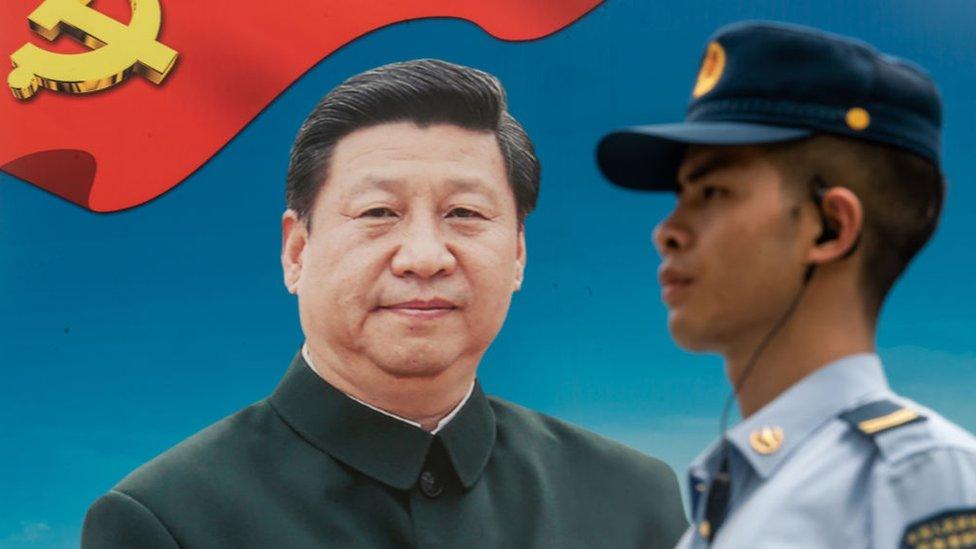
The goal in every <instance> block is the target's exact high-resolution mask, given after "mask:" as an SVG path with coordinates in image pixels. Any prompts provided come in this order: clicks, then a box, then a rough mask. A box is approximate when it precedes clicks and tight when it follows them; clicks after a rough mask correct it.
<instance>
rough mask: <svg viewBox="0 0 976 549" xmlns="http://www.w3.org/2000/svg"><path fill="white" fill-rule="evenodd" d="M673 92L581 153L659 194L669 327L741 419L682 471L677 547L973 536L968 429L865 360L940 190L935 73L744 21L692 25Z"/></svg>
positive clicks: (847, 44) (973, 539) (826, 38)
mask: <svg viewBox="0 0 976 549" xmlns="http://www.w3.org/2000/svg"><path fill="white" fill-rule="evenodd" d="M691 95H692V100H691V102H690V104H689V106H688V110H687V116H686V118H685V121H684V122H683V123H678V124H666V125H655V126H637V127H631V128H627V129H623V130H619V131H615V132H613V133H610V134H609V135H607V136H606V137H604V138H603V140H602V141H601V142H600V144H599V147H598V151H597V159H598V163H599V166H600V169H601V170H602V172H603V174H604V175H605V176H606V177H607V178H608V179H609V180H610V181H612V182H613V183H615V184H617V185H620V186H623V187H627V188H631V189H641V190H670V191H675V192H677V194H678V201H677V205H676V207H675V209H674V211H673V212H672V213H671V214H670V215H669V216H668V217H667V218H666V219H664V220H663V221H661V222H660V224H659V225H658V226H657V228H656V229H655V231H654V243H655V246H656V247H657V249H658V252H659V253H660V255H661V257H662V264H661V268H660V271H659V278H660V283H661V289H662V299H663V300H664V302H665V304H666V305H667V308H668V328H669V330H670V332H671V334H672V336H673V337H674V339H675V340H676V342H677V343H678V344H679V345H681V346H682V347H684V348H686V349H688V350H691V351H706V352H715V353H718V354H720V355H721V356H722V357H723V358H724V360H725V368H726V372H727V374H728V376H729V381H730V384H731V386H732V389H733V394H732V396H733V397H736V398H737V399H738V403H739V409H740V412H741V416H742V417H743V418H744V419H743V420H742V421H741V422H740V423H739V424H738V425H736V426H734V427H732V428H731V429H728V430H726V429H725V423H726V418H725V417H723V421H722V433H723V435H722V437H721V438H720V439H719V440H718V441H716V442H715V443H714V444H712V445H711V446H710V447H709V448H708V449H706V450H705V451H704V453H702V454H701V455H700V456H699V457H698V458H697V459H696V460H695V461H694V462H693V464H692V465H691V470H690V488H691V504H692V508H691V511H692V522H693V524H692V526H691V527H690V528H689V529H688V531H687V532H686V533H685V535H684V537H683V538H682V539H681V541H680V542H679V545H678V546H679V547H685V548H687V547H698V548H700V547H709V546H714V547H919V548H921V547H927V548H936V547H945V548H948V547H976V439H974V437H973V436H972V435H971V434H970V433H968V432H966V431H964V430H962V429H961V428H959V427H957V426H956V425H953V424H952V423H950V422H949V421H947V420H946V419H944V418H943V417H941V416H940V415H939V414H938V413H936V412H935V411H933V410H931V409H928V408H925V407H924V406H922V405H920V404H917V403H915V402H913V401H911V400H908V399H906V398H903V397H901V396H899V395H897V394H895V393H894V392H893V391H892V390H891V389H890V388H889V386H888V384H887V381H886V378H885V374H884V370H883V368H882V364H881V361H880V359H879V358H878V356H877V355H876V354H875V332H876V326H877V320H878V315H879V312H880V309H881V306H882V304H883V302H884V299H885V297H886V295H887V294H888V292H889V290H890V289H891V287H892V285H893V284H894V282H895V281H896V280H897V279H898V277H899V276H900V275H901V273H902V272H903V271H904V269H905V268H906V267H907V266H908V264H909V263H910V261H911V260H912V258H913V257H914V256H915V255H916V254H917V253H918V251H919V250H920V249H921V248H922V246H924V244H925V243H926V242H927V241H928V240H929V238H930V237H931V235H932V233H933V232H934V230H935V227H936V225H937V221H938V216H939V212H940V210H941V206H942V200H943V195H944V178H943V175H942V172H941V168H940V146H939V140H940V126H941V105H940V99H939V94H938V91H937V89H936V87H935V84H934V83H933V81H932V80H931V78H930V77H929V76H928V75H927V74H926V73H925V72H924V71H923V70H922V69H921V68H919V67H918V66H916V65H914V64H913V63H910V62H908V61H905V60H902V59H897V58H895V57H892V56H888V55H884V54H882V53H879V52H878V51H876V50H875V49H874V48H872V47H871V46H869V45H867V44H865V43H863V42H860V41H856V40H852V39H849V38H845V37H840V36H836V35H832V34H828V33H825V32H821V31H818V30H814V29H809V28H803V27H797V26H792V25H785V24H779V23H768V22H745V23H739V24H734V25H730V26H727V27H724V28H722V29H720V30H719V31H718V32H717V33H716V34H715V35H714V36H713V37H712V39H711V40H709V42H708V44H707V46H706V49H705V52H704V56H703V60H702V64H701V69H700V71H699V75H698V79H697V81H696V82H695V84H694V87H693V89H692V93H691ZM917 366H918V368H920V369H921V368H924V369H925V370H926V371H929V372H932V373H933V374H932V375H937V373H936V372H938V367H939V365H938V364H918V365H917ZM731 401H732V399H731V398H730V401H729V402H730V403H731ZM727 410H728V405H727V407H726V412H727ZM726 417H727V416H726Z"/></svg>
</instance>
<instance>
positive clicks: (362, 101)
mask: <svg viewBox="0 0 976 549" xmlns="http://www.w3.org/2000/svg"><path fill="white" fill-rule="evenodd" d="M405 121H406V122H413V123H415V124H417V125H418V126H420V127H427V126H429V125H431V124H441V123H445V124H453V125H456V126H459V127H462V128H465V129H469V130H474V131H484V132H491V133H494V135H495V137H496V139H497V140H498V145H499V147H500V149H501V153H502V157H503V158H504V160H505V166H506V168H507V172H508V183H509V185H510V187H511V189H512V193H513V194H514V196H515V204H516V208H517V214H518V220H519V225H520V226H521V224H522V223H523V222H524V221H525V217H526V216H527V215H528V214H529V213H530V212H531V211H532V210H533V209H534V208H535V204H536V199H537V198H538V195H539V178H540V167H539V160H538V159H537V158H536V155H535V148H534V147H533V145H532V141H531V140H529V136H528V135H527V134H526V133H525V130H524V129H523V128H522V125H521V124H519V122H518V121H517V120H515V118H514V117H512V115H511V114H509V112H508V103H507V99H506V95H505V88H504V87H503V86H502V84H501V82H499V80H498V79H497V78H495V77H494V76H492V75H490V74H488V73H486V72H483V71H480V70H477V69H473V68H470V67H465V66H462V65H456V64H453V63H448V62H446V61H440V60H437V59H418V60H414V61H405V62H400V63H393V64H390V65H384V66H382V67H378V68H375V69H372V70H369V71H366V72H364V73H361V74H358V75H356V76H353V77H351V78H349V79H348V80H346V81H345V82H343V83H342V84H339V85H338V86H336V87H335V88H334V89H333V90H332V91H330V92H329V93H328V94H327V95H326V96H325V97H323V98H322V100H321V101H320V102H319V103H318V105H316V107H315V108H314V109H313V110H312V112H311V113H310V114H309V115H308V118H306V119H305V122H304V123H303V124H302V127H301V129H300V130H299V131H298V135H297V137H296V138H295V143H294V145H293V146H292V149H291V160H290V162H289V164H288V175H287V180H286V186H285V202H286V204H287V207H288V208H290V209H292V210H294V211H295V212H296V213H297V214H298V217H299V219H302V220H304V221H305V222H306V224H309V223H311V212H312V209H313V206H314V203H315V199H316V197H317V196H318V194H319V190H320V189H321V187H322V185H323V184H324V183H325V181H326V179H328V170H329V160H330V158H331V156H332V153H333V151H334V150H335V147H336V144H337V143H338V142H339V141H340V140H341V139H342V138H343V137H345V136H347V135H349V134H350V133H352V132H354V131H356V130H359V129H363V128H367V127H370V126H375V125H379V124H384V123H392V122H405Z"/></svg>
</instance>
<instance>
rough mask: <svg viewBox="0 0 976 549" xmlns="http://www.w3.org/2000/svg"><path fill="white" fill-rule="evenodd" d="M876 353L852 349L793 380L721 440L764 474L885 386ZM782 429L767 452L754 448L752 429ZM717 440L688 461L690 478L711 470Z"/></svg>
mask: <svg viewBox="0 0 976 549" xmlns="http://www.w3.org/2000/svg"><path fill="white" fill-rule="evenodd" d="M889 391H890V389H889V388H888V382H887V380H886V378H885V374H884V370H883V369H882V367H881V361H880V359H879V358H878V356H877V355H875V354H872V353H862V354H856V355H850V356H847V357H844V358H841V359H839V360H836V361H834V362H831V363H830V364H827V365H825V366H823V367H821V368H819V369H818V370H816V371H815V372H813V373H812V374H810V375H808V376H807V377H805V378H803V379H801V380H800V381H798V382H797V383H795V384H794V385H793V386H792V387H790V388H789V389H787V390H786V391H784V392H783V393H782V394H780V395H779V396H778V397H776V398H775V399H774V400H773V401H772V402H770V403H769V404H767V405H766V406H764V407H763V408H762V409H760V410H759V411H757V412H756V413H754V414H752V415H751V416H749V417H748V418H746V419H745V420H743V421H742V422H740V423H739V424H738V425H736V426H734V427H732V428H731V429H729V430H728V431H727V432H726V434H725V440H726V441H728V443H729V444H730V445H731V446H732V447H733V448H735V450H736V451H737V452H738V454H739V455H741V456H742V457H743V459H744V460H745V462H746V463H748V464H749V466H751V468H752V469H753V470H754V471H755V473H756V474H757V475H759V477H761V478H763V479H765V478H767V477H768V476H769V475H771V474H772V473H773V472H774V471H775V470H776V468H777V467H778V466H779V465H780V464H781V463H782V462H783V461H785V460H786V459H787V458H788V457H789V456H790V454H791V453H792V452H793V451H794V450H795V449H796V448H797V447H798V446H799V445H801V444H802V443H803V442H804V441H805V440H806V439H807V438H808V437H810V436H811V435H812V434H813V433H814V432H816V431H817V430H818V429H819V428H821V427H822V426H823V425H824V424H826V423H827V422H828V421H830V420H832V419H833V418H835V417H837V416H838V415H839V414H840V413H842V412H844V411H846V410H848V409H850V408H852V407H854V406H855V405H857V404H859V403H861V402H864V401H866V400H867V399H869V398H873V397H876V396H880V395H883V394H884V393H886V392H889ZM764 428H769V429H771V430H774V429H777V428H778V429H780V430H781V431H782V441H781V442H780V444H779V447H778V448H777V449H776V450H775V451H773V452H771V453H768V454H761V453H759V452H757V451H756V450H754V449H753V444H752V440H751V439H752V437H753V433H761V432H762V430H763V429H764ZM720 442H721V441H716V442H715V443H713V444H712V445H711V446H709V448H708V449H707V450H706V451H705V452H703V453H702V454H701V455H699V457H698V458H697V459H695V461H694V462H693V463H692V466H691V476H692V479H693V480H699V481H700V480H701V479H707V478H710V477H712V476H713V475H714V472H715V470H716V469H717V467H718V463H719V461H720V460H719V457H720V456H719V454H720V452H721V450H722V446H723V445H722V444H721V443H720Z"/></svg>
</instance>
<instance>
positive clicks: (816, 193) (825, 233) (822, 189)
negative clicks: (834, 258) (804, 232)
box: [813, 177, 838, 244]
mask: <svg viewBox="0 0 976 549" xmlns="http://www.w3.org/2000/svg"><path fill="white" fill-rule="evenodd" d="M826 193H827V186H826V185H825V184H824V183H823V181H822V180H820V178H819V177H817V181H816V184H815V185H814V187H813V203H814V204H816V205H817V210H818V211H819V212H820V222H821V223H822V224H823V229H822V230H821V231H820V236H818V237H817V240H815V241H814V242H816V243H817V244H823V243H824V242H830V241H831V240H836V239H837V236H838V234H837V229H835V228H834V227H833V225H831V223H830V220H829V219H827V214H826V213H825V212H824V211H823V197H824V195H825V194H826Z"/></svg>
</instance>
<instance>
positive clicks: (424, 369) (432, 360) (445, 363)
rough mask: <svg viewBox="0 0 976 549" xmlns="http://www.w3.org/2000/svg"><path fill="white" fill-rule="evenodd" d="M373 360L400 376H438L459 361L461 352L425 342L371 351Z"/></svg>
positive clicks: (393, 374) (390, 372)
mask: <svg viewBox="0 0 976 549" xmlns="http://www.w3.org/2000/svg"><path fill="white" fill-rule="evenodd" d="M370 355H372V356H371V358H372V361H373V363H374V364H376V365H377V366H378V367H379V368H380V369H382V370H383V371H384V372H386V373H387V374H389V375H391V376H394V377H399V378H424V377H437V376H440V375H441V374H443V373H444V372H445V371H447V370H448V369H450V368H451V367H452V366H453V365H455V364H456V363H458V359H459V358H460V353H455V352H451V351H450V346H448V345H446V344H445V345H437V343H436V342H423V343H418V344H413V345H410V344H408V345H401V346H397V348H393V346H390V347H388V348H384V349H380V350H378V351H377V352H374V353H370Z"/></svg>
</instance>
